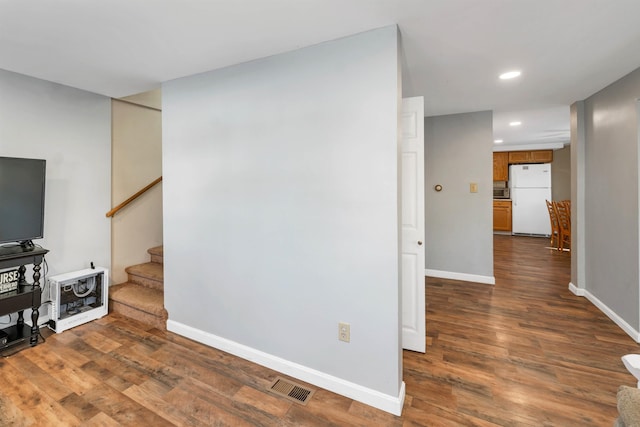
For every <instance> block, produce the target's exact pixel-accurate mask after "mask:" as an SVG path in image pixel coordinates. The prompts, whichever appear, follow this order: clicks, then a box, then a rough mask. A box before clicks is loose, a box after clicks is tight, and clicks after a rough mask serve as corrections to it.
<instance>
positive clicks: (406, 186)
mask: <svg viewBox="0 0 640 427" xmlns="http://www.w3.org/2000/svg"><path fill="white" fill-rule="evenodd" d="M401 147H402V266H401V268H402V348H404V349H406V350H413V351H419V352H422V353H424V352H425V351H426V325H425V302H424V293H425V287H424V263H425V260H424V252H425V250H424V99H423V97H422V96H418V97H415V98H405V99H403V100H402V142H401Z"/></svg>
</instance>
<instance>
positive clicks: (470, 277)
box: [424, 268, 496, 285]
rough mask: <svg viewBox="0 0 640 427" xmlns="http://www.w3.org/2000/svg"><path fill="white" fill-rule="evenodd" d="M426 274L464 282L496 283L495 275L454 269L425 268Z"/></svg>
mask: <svg viewBox="0 0 640 427" xmlns="http://www.w3.org/2000/svg"><path fill="white" fill-rule="evenodd" d="M424 275H425V276H429V277H439V278H440V279H453V280H462V281H464V282H476V283H485V284H487V285H495V284H496V278H495V277H493V276H480V275H477V274H467V273H454V272H452V271H442V270H431V269H429V268H427V269H426V270H424Z"/></svg>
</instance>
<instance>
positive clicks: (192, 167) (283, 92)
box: [162, 26, 401, 397]
mask: <svg viewBox="0 0 640 427" xmlns="http://www.w3.org/2000/svg"><path fill="white" fill-rule="evenodd" d="M398 71H399V69H398V35H397V29H396V27H395V26H391V27H385V28H383V29H380V30H375V31H371V32H367V33H363V34H360V35H357V36H353V37H348V38H344V39H340V40H337V41H333V42H327V43H322V44H319V45H316V46H312V47H309V48H305V49H301V50H297V51H294V52H290V53H286V54H281V55H276V56H272V57H269V58H265V59H261V60H257V61H253V62H250V63H246V64H240V65H237V66H234V67H230V68H227V69H222V70H217V71H212V72H208V73H204V74H201V75H197V76H192V77H186V78H182V79H178V80H175V81H171V82H168V83H166V84H164V85H163V92H162V93H163V173H164V189H163V190H164V194H163V198H164V239H165V243H164V247H165V253H164V254H165V304H166V307H167V310H168V312H169V318H170V322H169V323H170V325H171V327H183V326H185V325H186V326H188V327H189V328H192V329H194V330H197V331H200V332H203V333H206V334H212V335H214V336H215V337H221V338H223V339H225V340H228V341H227V342H234V343H237V344H239V345H242V346H246V347H248V348H249V349H251V350H248V351H249V352H253V351H258V352H261V353H266V354H268V355H272V356H275V357H278V358H281V359H284V360H287V361H289V362H291V363H295V364H298V365H300V366H302V367H308V368H311V369H313V370H317V371H320V372H323V373H326V374H327V375H330V376H332V377H337V378H340V379H343V380H346V381H349V382H352V383H355V384H359V385H361V386H364V387H367V388H370V389H373V390H376V391H378V392H380V393H383V394H385V395H390V396H395V397H397V396H398V392H399V388H400V384H401V377H400V375H401V350H400V320H399V319H400V309H399V283H398V277H399V262H398V259H399V258H398V250H399V248H398V239H399V233H398V206H399V204H398V197H399V195H398V190H397V183H398V167H397V165H398V152H397V150H398V114H399V108H398V106H399V101H400V97H401V94H400V92H399V85H398V80H399V73H398ZM339 321H343V322H348V323H350V324H351V343H349V344H345V343H344V342H339V341H338V328H337V326H338V322H339Z"/></svg>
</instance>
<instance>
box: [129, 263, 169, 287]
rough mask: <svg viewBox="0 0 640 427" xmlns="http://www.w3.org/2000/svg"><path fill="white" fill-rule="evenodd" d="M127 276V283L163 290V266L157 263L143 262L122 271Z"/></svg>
mask: <svg viewBox="0 0 640 427" xmlns="http://www.w3.org/2000/svg"><path fill="white" fill-rule="evenodd" d="M124 271H126V272H127V274H128V275H129V282H131V283H137V284H139V285H142V286H146V287H148V288H151V289H158V290H160V291H162V290H163V289H164V271H163V265H162V264H159V263H157V262H145V263H144V264H138V265H132V266H131V267H127V268H125V269H124Z"/></svg>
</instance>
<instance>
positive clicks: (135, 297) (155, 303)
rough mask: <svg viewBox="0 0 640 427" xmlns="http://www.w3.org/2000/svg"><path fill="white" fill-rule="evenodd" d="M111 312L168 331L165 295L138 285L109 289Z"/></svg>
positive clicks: (122, 284) (123, 284)
mask: <svg viewBox="0 0 640 427" xmlns="http://www.w3.org/2000/svg"><path fill="white" fill-rule="evenodd" d="M109 311H111V312H113V313H119V314H121V315H123V316H126V317H130V318H132V319H135V320H138V321H140V322H143V323H146V324H148V325H151V326H153V327H155V328H158V329H160V330H163V331H164V330H166V329H167V318H168V317H169V316H168V314H167V310H165V308H164V294H163V292H162V290H160V289H153V288H149V287H147V286H143V285H140V284H138V283H131V282H126V283H121V284H119V285H113V286H110V287H109Z"/></svg>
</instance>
